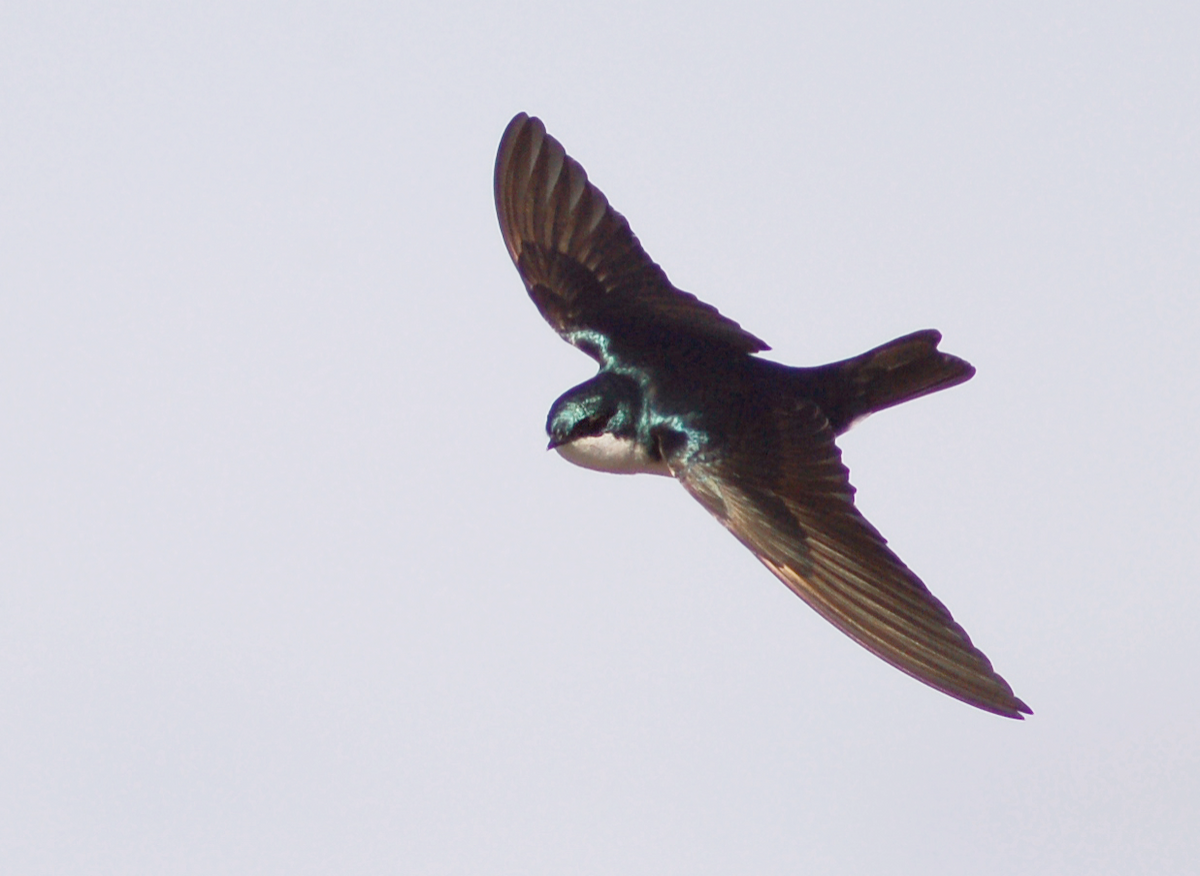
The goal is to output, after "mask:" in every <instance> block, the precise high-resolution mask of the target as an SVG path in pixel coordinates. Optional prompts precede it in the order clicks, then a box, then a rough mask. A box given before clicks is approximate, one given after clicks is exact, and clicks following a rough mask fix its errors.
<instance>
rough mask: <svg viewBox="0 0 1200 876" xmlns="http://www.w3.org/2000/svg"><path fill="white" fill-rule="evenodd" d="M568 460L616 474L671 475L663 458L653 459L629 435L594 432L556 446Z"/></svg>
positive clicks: (595, 469) (560, 453)
mask: <svg viewBox="0 0 1200 876" xmlns="http://www.w3.org/2000/svg"><path fill="white" fill-rule="evenodd" d="M554 449H555V450H557V451H558V453H559V455H560V456H561V457H562V458H563V459H565V460H566V461H567V462H571V463H574V464H575V465H578V466H582V467H583V468H590V469H592V470H593V471H607V472H611V473H613V474H657V475H666V476H667V477H671V470H670V469H669V468H667V464H666V463H665V462H663V461H662V460H661V459H651V457H650V455H649V454H648V453H646V451H645V449H644V448H643V447H642V446H641V445H640V444H638V443H637V442H636V441H633V440H632V439H629V438H617V437H615V436H614V435H610V434H606V435H593V436H590V437H587V438H579V439H577V440H575V441H572V442H571V443H569V444H563V445H561V446H559V447H556V448H554Z"/></svg>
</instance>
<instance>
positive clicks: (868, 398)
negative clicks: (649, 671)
mask: <svg viewBox="0 0 1200 876" xmlns="http://www.w3.org/2000/svg"><path fill="white" fill-rule="evenodd" d="M495 185H496V212H497V214H498V215H499V218H500V230H501V233H502V234H503V236H504V243H505V245H506V246H507V247H508V254H509V255H510V256H511V257H512V260H513V263H514V264H515V265H516V267H517V271H518V272H520V274H521V279H522V280H524V282H525V287H526V289H527V290H528V292H529V297H530V298H532V299H533V303H534V304H535V305H536V306H537V308H538V310H539V311H540V312H541V314H542V316H543V317H544V318H545V319H546V321H547V322H548V323H550V325H551V327H552V328H553V329H554V330H555V331H556V332H558V333H559V335H561V336H562V338H563V339H564V340H566V341H567V342H568V343H570V344H573V345H574V346H576V347H578V348H579V349H580V350H582V351H583V352H585V353H587V354H588V355H589V356H591V357H592V358H593V359H595V360H596V362H597V363H599V365H600V371H599V373H598V374H597V375H596V376H595V377H593V378H592V379H591V380H588V381H585V382H584V383H581V384H580V385H579V386H576V387H574V388H572V389H569V390H567V392H565V393H564V394H563V395H562V396H560V397H559V398H558V400H557V401H555V402H554V405H553V406H552V407H551V408H550V413H549V416H548V418H547V421H546V432H547V434H548V435H549V437H550V445H549V446H550V447H551V448H553V449H555V450H557V451H558V453H559V454H561V455H562V456H563V457H564V458H565V459H567V460H568V461H570V462H572V463H575V464H576V465H580V466H583V467H585V468H590V469H596V470H599V471H606V472H617V473H626V474H632V473H638V472H643V473H651V474H659V475H666V476H669V477H673V478H675V479H676V480H678V481H679V482H680V483H681V484H682V485H683V487H684V489H686V490H687V491H688V492H689V493H690V494H691V495H692V496H693V497H694V498H695V499H696V500H697V501H698V502H699V503H700V504H701V505H703V506H704V507H705V508H706V509H708V511H709V512H710V513H711V514H712V515H713V516H714V517H716V518H717V520H719V521H720V522H721V523H722V524H724V526H725V528H726V529H728V530H729V531H730V532H731V533H733V535H734V537H735V538H737V539H738V541H740V542H741V543H742V544H744V545H745V546H746V547H748V548H749V549H750V550H751V551H752V552H753V553H754V555H755V556H756V557H758V559H759V560H760V561H761V562H762V564H763V565H764V566H766V567H767V568H768V569H770V570H771V572H772V573H774V574H775V576H776V577H778V578H779V579H780V580H781V581H782V582H783V583H784V584H786V585H787V586H788V587H789V588H791V590H792V591H793V592H794V593H795V594H796V595H797V596H799V597H800V598H801V599H803V600H804V601H805V602H806V603H808V604H809V605H810V606H811V607H812V608H813V609H815V610H816V611H817V613H818V614H820V615H821V616H822V617H824V618H825V619H826V620H828V621H829V622H830V623H832V624H833V625H834V626H836V627H837V628H838V629H839V630H841V631H842V632H843V633H845V634H846V635H848V636H849V637H850V638H852V639H854V640H855V641H856V642H858V643H859V644H860V645H862V646H863V647H865V648H867V649H868V650H869V651H871V652H872V653H874V654H875V655H877V656H879V657H881V658H882V659H884V660H886V661H887V662H888V663H890V664H892V665H893V666H895V667H896V668H897V669H899V670H901V671H902V672H906V673H908V674H909V675H911V676H912V677H914V678H916V679H917V680H919V681H922V682H924V683H925V684H927V685H929V686H930V687H933V688H936V689H937V690H940V691H942V692H943V693H947V694H949V695H950V696H952V697H956V698H958V699H960V700H962V701H963V702H966V703H970V704H971V705H973V706H977V707H978V708H980V709H984V710H986V711H989V712H994V713H996V714H998V715H1004V716H1007V717H1010V718H1021V717H1022V715H1023V714H1032V711H1031V710H1030V708H1029V707H1028V706H1027V705H1025V703H1023V702H1022V701H1021V700H1019V699H1018V698H1017V697H1016V696H1015V695H1014V694H1013V691H1012V688H1011V687H1009V685H1008V683H1007V682H1005V680H1004V679H1003V678H1001V677H1000V676H999V675H997V674H996V672H995V671H994V670H993V669H992V664H991V662H990V661H989V660H988V658H987V657H985V656H984V655H983V653H982V652H981V651H980V650H979V649H978V648H976V647H975V646H974V645H972V644H971V640H970V638H969V637H968V636H967V633H966V631H964V630H963V628H962V627H961V626H959V625H958V624H957V623H955V621H954V618H953V617H951V615H950V612H949V611H948V610H947V609H946V607H945V606H944V605H942V603H941V602H939V601H938V600H937V599H936V598H935V597H934V596H933V594H931V593H930V592H929V590H928V589H927V588H926V587H925V585H924V584H923V583H922V582H921V579H920V578H918V577H917V576H916V575H915V574H914V573H913V572H912V571H911V570H910V569H909V568H908V567H907V566H906V565H904V563H903V562H901V560H900V558H899V557H897V556H896V555H895V554H894V553H892V551H891V550H890V549H889V548H888V546H887V541H886V540H885V539H884V537H883V536H882V535H880V534H879V531H878V530H877V529H875V527H874V526H872V525H871V524H870V523H868V522H867V520H866V518H864V517H863V516H862V515H861V514H860V513H859V512H858V509H857V508H855V507H854V487H852V486H851V485H850V473H849V471H848V469H847V468H846V466H845V465H843V464H842V458H841V451H840V450H839V449H838V447H837V444H836V443H835V439H836V438H837V436H839V435H841V434H842V433H843V432H845V431H846V430H847V429H849V428H850V426H851V425H852V424H853V423H854V422H855V421H856V420H859V419H861V418H863V417H865V416H866V415H868V414H871V413H874V412H875V411H880V410H883V409H884V408H889V407H891V406H892V405H897V404H900V403H901V402H906V401H909V400H910V399H915V398H919V397H920V396H923V395H928V394H929V393H931V392H937V391H938V390H941V389H946V388H948V387H951V386H956V385H957V384H959V383H962V382H964V381H966V380H968V379H970V377H971V376H972V375H973V374H974V373H975V369H974V368H973V367H972V366H971V365H969V364H968V363H967V362H964V361H963V360H962V359H959V358H958V357H956V356H951V355H949V354H948V353H942V352H940V351H939V350H938V343H939V342H940V341H941V335H940V334H939V333H938V332H937V331H934V330H932V329H927V330H925V331H919V332H914V333H913V334H910V335H905V336H904V337H902V338H897V339H896V340H894V341H890V342H888V343H886V344H883V345H882V346H879V347H876V348H875V349H873V350H869V351H868V352H866V353H863V354H862V355H861V356H855V357H854V358H852V359H846V360H844V361H841V362H834V363H832V364H830V365H822V366H820V367H815V368H793V367H788V366H786V365H781V364H779V363H776V362H771V361H769V360H766V359H762V358H760V357H758V356H756V355H755V354H756V353H760V352H762V351H764V350H767V349H769V347H768V346H767V345H766V344H765V343H764V342H763V341H761V340H759V339H758V338H757V337H755V336H754V335H752V334H750V333H749V332H747V331H746V330H745V329H743V328H742V327H741V326H740V325H738V324H737V323H736V322H734V321H733V320H731V319H729V318H728V317H725V316H722V315H721V314H720V313H719V312H718V311H717V309H716V308H715V307H712V306H711V305H708V304H705V303H704V302H702V301H700V300H699V299H697V298H696V297H695V296H694V295H690V294H689V293H687V292H684V291H682V290H680V289H677V288H675V287H674V286H673V285H672V284H671V281H670V280H668V279H667V275H666V274H665V273H664V272H663V269H662V268H660V267H659V266H658V265H657V264H655V262H654V261H653V260H652V259H651V258H650V257H649V256H648V255H647V254H646V252H645V250H643V249H642V246H641V244H640V243H639V242H638V239H637V238H636V237H635V236H634V234H633V232H632V231H631V230H630V227H629V223H628V222H627V221H626V220H625V217H624V216H622V215H621V214H620V213H618V212H617V211H616V210H614V209H613V208H612V207H611V206H609V203H608V200H607V199H606V198H605V197H604V195H603V194H602V193H601V192H600V190H599V189H598V188H596V187H595V186H594V185H592V184H591V183H590V182H589V181H588V177H587V174H586V173H585V172H584V170H583V168H582V167H581V166H580V165H579V163H578V162H576V161H575V160H574V159H572V158H571V157H570V156H569V155H567V154H566V152H565V151H564V149H563V147H562V145H561V144H560V143H559V142H558V141H557V140H555V139H554V138H553V137H551V136H550V135H548V134H547V133H546V128H545V126H544V125H543V124H542V123H541V121H540V120H538V119H537V118H533V117H531V116H528V115H526V114H524V113H520V114H518V115H517V116H516V117H515V118H514V119H513V120H512V121H511V122H510V123H509V125H508V128H507V129H506V130H505V132H504V136H503V138H502V139H501V141H500V149H499V153H498V154H497V156H496V176H495Z"/></svg>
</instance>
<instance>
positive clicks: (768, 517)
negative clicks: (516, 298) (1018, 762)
mask: <svg viewBox="0 0 1200 876" xmlns="http://www.w3.org/2000/svg"><path fill="white" fill-rule="evenodd" d="M833 438H834V436H833V432H832V430H831V429H830V427H829V423H828V421H827V420H826V418H825V416H824V414H822V413H821V411H820V409H819V408H817V406H816V405H815V404H812V403H811V402H801V403H798V404H797V405H796V406H795V408H794V409H792V410H787V411H782V412H779V414H778V415H777V428H776V429H775V430H773V431H772V430H765V432H764V431H760V432H758V433H756V434H753V435H750V436H748V437H747V438H746V439H745V440H744V441H743V443H742V444H741V445H740V446H733V447H731V448H727V449H724V450H722V451H720V452H719V453H718V452H716V451H705V450H703V449H701V450H699V451H697V452H696V453H695V454H694V455H693V456H692V457H691V458H683V459H674V460H672V459H670V458H668V464H669V465H670V467H671V470H672V473H673V474H674V475H675V476H676V477H677V478H678V479H679V480H680V481H681V482H682V483H683V485H684V487H686V488H687V490H688V492H689V493H691V494H692V495H693V496H694V497H695V498H696V499H697V500H699V502H700V504H702V505H703V506H704V507H705V508H707V509H708V510H709V512H711V513H712V514H713V516H715V517H716V518H717V519H718V520H720V521H721V523H722V524H724V525H725V527H726V528H727V529H728V530H729V531H730V532H732V533H733V534H734V535H735V536H736V537H737V538H738V540H739V541H741V542H742V543H743V544H744V545H746V547H748V548H749V549H750V550H751V551H753V552H754V555H755V556H756V557H758V559H759V560H760V561H761V562H762V563H763V565H765V566H766V567H767V568H768V569H770V570H771V571H772V572H773V573H775V575H776V576H777V577H778V578H779V579H780V580H781V581H783V583H784V584H786V585H787V586H788V587H789V588H791V590H792V591H793V592H794V593H795V594H796V595H797V596H799V597H800V598H801V599H803V600H804V601H805V602H807V603H808V604H809V605H810V606H812V607H813V608H814V609H815V610H816V611H817V613H819V614H820V615H821V616H822V617H824V618H825V619H826V620H828V621H829V622H830V623H832V624H833V625H834V626H836V627H837V628H838V629H839V630H841V631H842V632H844V633H845V634H846V635H848V636H850V638H852V639H854V640H855V641H856V642H858V643H859V644H860V645H862V646H863V647H865V648H867V649H868V650H869V651H871V652H872V653H874V654H876V655H877V656H879V657H881V658H883V659H884V660H886V661H887V662H888V663H890V664H892V665H893V666H895V667H896V668H897V669H899V670H901V671H902V672H906V673H908V674H909V675H911V676H913V677H914V678H916V679H918V680H919V681H923V682H924V683H925V684H927V685H929V686H930V687H934V688H936V689H938V690H940V691H942V692H943V693H947V694H949V695H950V696H952V697H956V698H958V699H960V700H962V701H964V702H967V703H970V704H971V705H973V706H977V707H979V708H980V709H985V710H987V711H989V712H995V713H996V714H998V715H1005V716H1007V717H1009V718H1021V716H1022V714H1023V713H1024V714H1032V712H1031V710H1030V708H1029V707H1028V706H1027V705H1025V703H1023V702H1022V701H1021V700H1019V699H1018V698H1017V697H1016V696H1014V695H1013V691H1012V688H1011V687H1009V685H1008V683H1007V682H1006V681H1005V680H1004V679H1003V678H1001V677H1000V676H999V675H997V674H996V672H995V671H994V670H993V669H992V664H991V662H990V661H989V660H988V658H987V657H986V656H984V654H983V652H981V651H980V650H979V649H978V648H976V647H975V646H974V645H972V644H971V639H970V638H969V637H968V636H967V633H966V631H965V630H963V628H962V627H961V626H959V625H958V624H957V623H955V621H954V618H953V617H951V616H950V612H949V611H948V610H947V609H946V607H945V606H944V605H942V603H941V602H939V601H938V600H937V599H936V598H935V597H934V596H933V594H931V593H930V592H929V590H928V589H927V588H926V587H925V585H924V584H923V583H922V582H921V579H919V578H918V577H917V576H916V575H915V574H913V572H912V571H911V570H910V569H909V568H908V567H907V566H906V565H904V563H903V562H901V560H900V558H899V557H897V556H896V555H895V554H894V553H892V551H891V550H889V549H888V547H887V541H886V540H885V539H884V537H883V536H882V535H880V534H879V531H878V530H876V529H875V527H873V526H872V525H871V524H870V523H868V522H867V520H866V518H864V517H863V516H862V515H861V514H860V513H859V512H858V509H857V508H855V507H854V488H853V487H852V486H851V485H850V473H849V471H848V470H847V469H846V467H845V466H844V465H843V464H842V461H841V452H840V451H839V450H838V448H837V446H836V445H835V444H834V441H833ZM706 454H707V455H706Z"/></svg>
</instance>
